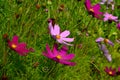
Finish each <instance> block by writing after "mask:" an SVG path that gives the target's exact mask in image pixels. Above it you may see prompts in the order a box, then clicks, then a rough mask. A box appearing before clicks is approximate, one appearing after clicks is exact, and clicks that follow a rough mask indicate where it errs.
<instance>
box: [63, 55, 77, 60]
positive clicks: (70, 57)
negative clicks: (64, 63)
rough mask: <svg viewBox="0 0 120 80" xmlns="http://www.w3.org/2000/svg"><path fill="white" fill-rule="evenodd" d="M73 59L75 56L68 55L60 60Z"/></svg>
mask: <svg viewBox="0 0 120 80" xmlns="http://www.w3.org/2000/svg"><path fill="white" fill-rule="evenodd" d="M74 57H75V54H68V55H66V56H64V57H63V58H62V60H72V59H73V58H74Z"/></svg>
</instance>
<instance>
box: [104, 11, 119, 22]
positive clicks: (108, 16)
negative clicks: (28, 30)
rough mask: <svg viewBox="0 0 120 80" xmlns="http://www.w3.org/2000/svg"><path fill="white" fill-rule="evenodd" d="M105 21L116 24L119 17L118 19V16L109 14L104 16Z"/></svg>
mask: <svg viewBox="0 0 120 80" xmlns="http://www.w3.org/2000/svg"><path fill="white" fill-rule="evenodd" d="M103 16H104V19H103V20H104V21H115V22H117V21H118V17H116V16H113V15H112V14H109V13H107V12H106V13H105V14H104V15H103Z"/></svg>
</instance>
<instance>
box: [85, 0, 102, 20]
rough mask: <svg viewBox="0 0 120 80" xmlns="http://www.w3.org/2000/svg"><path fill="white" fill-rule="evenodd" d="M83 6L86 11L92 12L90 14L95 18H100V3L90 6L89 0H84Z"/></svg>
mask: <svg viewBox="0 0 120 80" xmlns="http://www.w3.org/2000/svg"><path fill="white" fill-rule="evenodd" d="M85 7H86V9H87V10H88V12H90V13H92V15H93V16H94V17H96V18H99V19H100V18H101V16H102V15H103V13H102V12H100V4H96V5H93V6H92V5H91V2H90V0H86V1H85Z"/></svg>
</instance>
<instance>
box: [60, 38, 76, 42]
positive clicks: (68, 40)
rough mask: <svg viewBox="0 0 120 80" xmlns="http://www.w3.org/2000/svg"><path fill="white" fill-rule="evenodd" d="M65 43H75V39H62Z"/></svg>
mask: <svg viewBox="0 0 120 80" xmlns="http://www.w3.org/2000/svg"><path fill="white" fill-rule="evenodd" d="M62 40H64V41H65V42H73V41H74V38H62Z"/></svg>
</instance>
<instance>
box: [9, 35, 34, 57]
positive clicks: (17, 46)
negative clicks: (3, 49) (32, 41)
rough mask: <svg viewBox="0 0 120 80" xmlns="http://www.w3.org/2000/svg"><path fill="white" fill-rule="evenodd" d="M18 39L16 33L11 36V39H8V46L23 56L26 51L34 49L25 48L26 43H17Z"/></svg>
mask: <svg viewBox="0 0 120 80" xmlns="http://www.w3.org/2000/svg"><path fill="white" fill-rule="evenodd" d="M18 39H19V37H18V36H16V35H15V36H13V38H12V41H10V40H8V46H9V47H10V48H11V49H13V50H14V51H16V52H17V53H18V54H19V55H21V56H25V55H27V53H29V52H33V51H34V50H33V49H32V48H30V49H27V48H26V43H24V42H21V43H18Z"/></svg>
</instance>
